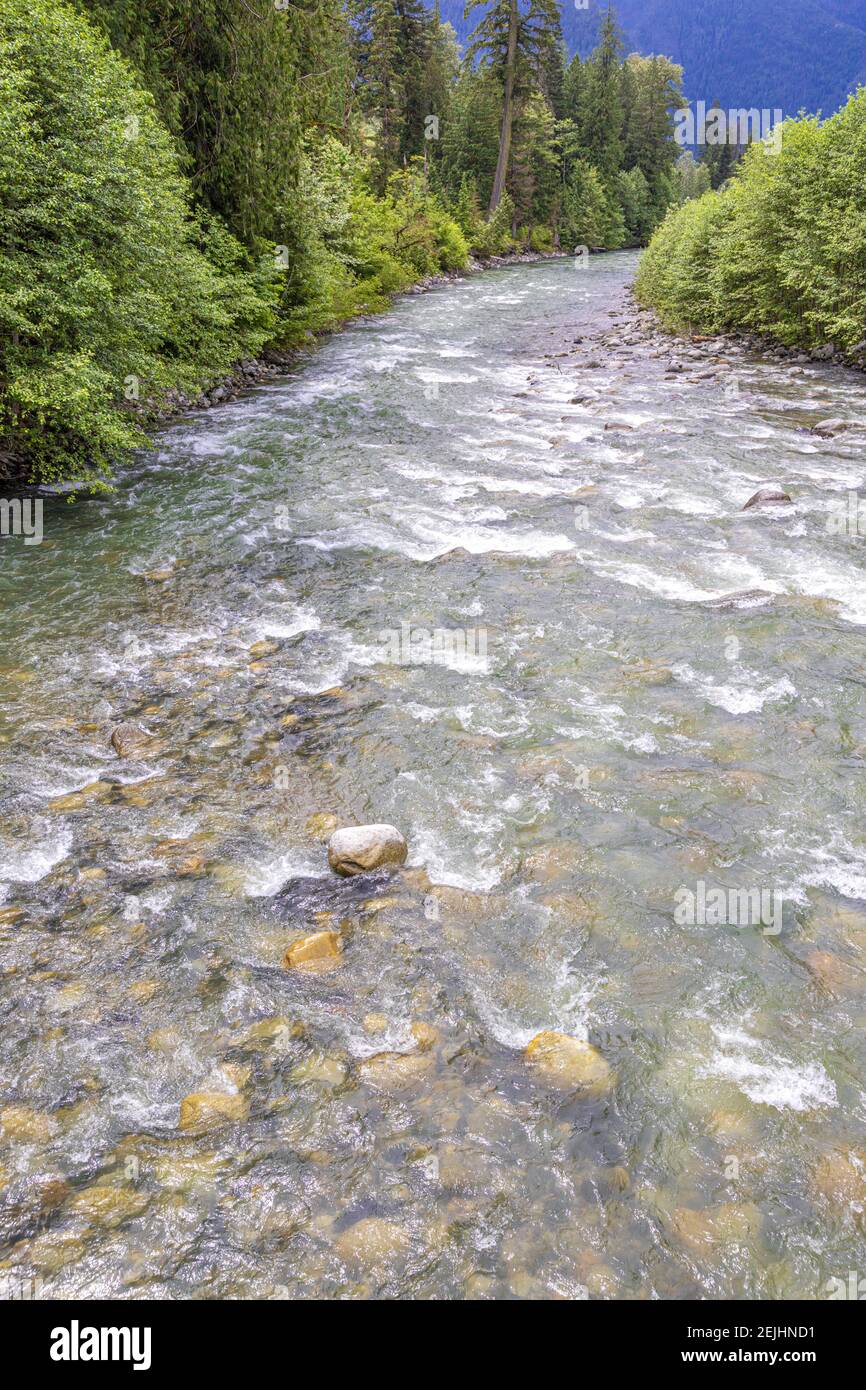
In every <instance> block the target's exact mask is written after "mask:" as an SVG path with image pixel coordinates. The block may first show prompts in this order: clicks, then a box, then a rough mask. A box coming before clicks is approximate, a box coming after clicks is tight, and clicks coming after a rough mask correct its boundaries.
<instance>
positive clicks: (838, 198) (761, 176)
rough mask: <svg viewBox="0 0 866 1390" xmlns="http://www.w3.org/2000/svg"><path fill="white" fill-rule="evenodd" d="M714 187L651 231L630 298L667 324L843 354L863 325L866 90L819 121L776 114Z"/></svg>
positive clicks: (858, 338)
mask: <svg viewBox="0 0 866 1390" xmlns="http://www.w3.org/2000/svg"><path fill="white" fill-rule="evenodd" d="M780 140H781V144H780V148H779V149H778V150H775V149H774V148H773V147H772V146H770V145H766V144H763V143H755V144H753V145H752V146H750V148H749V149H748V150H747V151H746V152H745V154H744V156H743V158H742V159H741V160H740V161H739V163H738V164H737V167H736V172H735V174H734V176H733V177H732V178H731V179H729V180H728V182H727V183H726V184H725V185H724V187H723V188H722V189H720V190H719V191H718V192H715V193H707V194H705V195H704V196H703V197H701V198H698V199H695V200H694V201H691V202H688V203H686V204H685V205H684V206H682V207H681V208H679V209H678V210H677V211H675V212H673V213H671V214H669V216H668V218H667V219H666V220H665V222H664V223H663V224H662V226H661V227H660V228H659V230H658V231H657V232H656V234H655V236H654V237H653V240H652V242H651V243H650V246H649V248H648V250H647V251H646V252H645V253H644V256H643V259H642V261H641V266H640V270H639V272H638V278H637V284H636V289H637V293H638V296H639V297H640V298H641V299H642V300H643V301H644V302H645V303H648V304H652V305H654V306H655V307H656V308H657V309H658V310H659V312H660V313H661V314H662V316H663V317H664V318H665V319H666V320H667V321H668V322H669V323H670V324H671V325H672V326H675V327H678V326H681V325H683V324H686V323H691V324H693V325H694V326H696V327H701V328H707V329H718V328H730V329H735V330H736V329H739V330H749V331H755V332H759V333H763V334H767V335H768V336H772V337H774V338H778V339H779V340H780V341H782V342H784V343H789V344H794V343H799V344H802V345H804V346H814V345H816V344H819V343H824V342H828V341H830V342H833V343H835V344H836V346H837V347H840V348H842V349H846V350H847V349H851V348H853V347H855V346H856V345H858V344H859V343H860V342H861V341H862V340H863V337H864V328H866V89H863V88H861V89H860V91H858V92H857V93H856V94H855V95H854V96H852V97H851V98H850V99H849V100H848V102H847V104H846V105H845V106H844V107H843V108H842V109H841V111H838V112H837V113H836V115H835V116H832V117H831V118H830V119H829V120H827V121H825V122H823V123H822V122H820V121H818V120H817V119H816V118H814V117H802V118H801V119H799V120H796V121H786V122H785V124H784V125H783V126H782V128H781V132H780Z"/></svg>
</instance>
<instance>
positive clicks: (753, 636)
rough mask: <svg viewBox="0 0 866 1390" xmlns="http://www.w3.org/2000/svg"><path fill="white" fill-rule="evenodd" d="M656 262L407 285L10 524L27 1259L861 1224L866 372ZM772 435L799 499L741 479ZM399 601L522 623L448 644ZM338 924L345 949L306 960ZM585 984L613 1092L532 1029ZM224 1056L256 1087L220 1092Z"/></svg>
mask: <svg viewBox="0 0 866 1390" xmlns="http://www.w3.org/2000/svg"><path fill="white" fill-rule="evenodd" d="M634 264H635V260H634V257H633V256H631V255H628V254H622V255H616V256H609V257H605V258H599V259H598V260H597V261H593V263H592V264H591V266H590V268H589V270H588V271H585V272H578V271H575V270H574V269H573V267H572V266H571V264H570V263H569V262H557V263H546V264H540V265H532V266H519V267H513V268H510V269H507V270H503V271H496V272H489V273H486V274H484V275H481V276H478V277H477V278H474V279H471V280H469V281H466V282H464V283H460V284H455V285H451V286H448V287H446V288H443V289H439V290H436V291H434V292H432V293H429V294H426V295H423V296H418V297H410V298H407V299H405V300H403V301H401V302H400V303H399V304H398V305H397V306H396V308H395V309H394V310H393V312H392V313H390V314H389V315H387V316H385V317H382V318H380V319H377V320H375V321H373V322H370V323H366V324H359V325H356V326H354V327H352V328H350V329H349V330H347V331H346V332H345V333H343V334H341V335H340V336H338V337H336V338H334V339H332V340H331V341H330V342H328V343H327V344H325V345H324V346H323V347H322V348H321V349H320V350H319V352H318V353H317V354H316V355H315V357H314V358H312V359H311V360H310V362H309V363H308V364H306V365H305V366H304V367H302V368H301V369H300V370H299V371H298V372H297V373H296V375H295V376H293V377H292V378H291V379H289V380H287V381H286V382H284V383H280V384H278V385H275V386H272V387H268V388H266V389H264V390H261V391H258V392H256V393H255V394H253V395H250V396H249V397H248V398H247V399H245V400H243V401H241V402H238V403H235V404H232V405H230V406H227V407H224V408H221V409H220V410H218V411H212V412H209V413H207V414H203V415H200V416H196V417H190V418H189V419H188V420H186V421H184V422H183V423H182V424H181V425H178V426H177V427H175V428H173V429H171V430H168V431H166V432H165V433H164V434H163V435H162V436H161V438H160V440H159V444H158V447H157V448H156V449H155V450H154V451H153V452H152V453H151V454H149V455H148V456H146V457H144V458H143V459H141V460H140V462H139V464H138V465H137V466H136V467H135V468H134V469H132V470H131V471H130V472H128V473H127V474H126V475H125V476H124V477H123V478H122V479H120V480H119V482H118V487H117V491H116V492H115V493H114V495H113V496H111V497H110V498H108V499H99V500H88V501H85V502H82V503H81V504H79V505H77V506H75V507H74V508H70V507H68V506H67V505H66V504H65V503H62V502H51V503H46V508H45V536H46V540H45V543H44V544H43V545H42V546H40V547H28V548H25V547H24V546H23V543H22V542H21V541H18V540H15V539H7V540H6V541H4V543H3V552H2V572H0V597H2V600H3V602H2V609H0V646H2V660H0V667H2V669H0V751H2V788H0V807H2V819H0V933H2V994H0V1000H2V1010H3V1026H2V1031H0V1085H2V1091H0V1102H2V1107H0V1108H3V1109H4V1115H5V1119H4V1120H3V1122H2V1123H3V1129H2V1132H0V1183H2V1191H0V1239H2V1241H3V1245H2V1247H0V1250H2V1260H3V1267H4V1275H5V1277H7V1278H19V1277H21V1278H31V1277H38V1278H41V1279H42V1280H43V1281H44V1282H45V1283H46V1284H47V1285H49V1286H50V1289H51V1292H52V1293H53V1294H55V1295H56V1296H63V1295H74V1294H83V1295H85V1296H99V1295H106V1294H107V1295H114V1296H135V1297H189V1296H196V1297H230V1296H239V1297H297V1296H307V1297H309V1296H325V1297H362V1296H386V1297H388V1296H390V1297H395V1296H396V1297H418V1298H422V1297H423V1298H428V1297H437V1298H451V1297H464V1296H468V1297H494V1298H511V1297H520V1298H525V1297H538V1298H550V1297H617V1298H653V1297H661V1298H679V1297H710V1298H733V1297H750V1298H751V1297H766V1298H790V1297H797V1296H805V1297H822V1296H824V1295H825V1289H826V1284H827V1280H828V1279H830V1278H833V1277H840V1278H843V1279H844V1278H847V1274H848V1271H849V1270H852V1269H853V1270H857V1269H861V1270H862V1268H863V1265H864V1260H866V1251H864V1242H866V1225H864V1212H863V1208H864V1201H866V1186H864V1169H863V1154H864V1147H866V1146H864V1140H863V1128H864V1119H866V1100H864V1060H866V1043H864V1022H866V971H864V961H866V955H864V952H866V901H864V899H866V868H864V858H863V842H864V832H863V801H864V792H863V772H864V766H866V762H864V759H866V702H864V675H863V645H864V640H863V639H864V623H866V575H864V559H863V557H864V550H863V547H864V545H866V541H864V540H863V539H861V538H857V537H856V536H853V537H852V536H850V535H832V534H830V533H829V532H828V529H827V516H828V513H829V510H830V509H831V508H832V507H833V506H834V505H835V504H838V502H839V501H840V499H845V498H846V497H847V493H848V490H849V489H853V488H857V487H858V486H860V484H861V482H862V474H863V460H862V452H861V449H860V447H859V446H858V444H857V440H856V436H849V437H848V438H847V439H846V437H845V436H840V437H838V438H836V439H835V440H829V441H827V440H821V439H819V438H817V437H816V436H814V435H810V434H809V433H808V432H807V431H808V427H809V426H810V425H812V424H814V423H815V422H816V421H817V420H820V419H824V418H826V417H828V416H836V415H840V416H843V417H845V418H859V417H861V415H862V414H863V413H864V412H863V401H864V385H863V378H862V377H860V376H855V375H853V374H849V373H846V372H843V371H840V370H837V369H832V368H818V367H811V366H808V367H800V368H797V367H792V366H790V365H789V364H787V363H783V364H780V363H778V362H771V361H765V360H760V359H756V358H748V357H743V356H741V355H740V354H739V353H735V352H733V351H732V350H730V349H729V348H727V347H726V346H725V345H723V344H722V345H704V346H703V347H702V348H701V349H697V348H695V349H690V348H688V347H685V348H684V347H683V346H682V345H677V344H674V343H670V342H667V341H666V340H650V339H641V338H639V337H638V335H637V333H636V332H635V331H634V329H633V328H632V327H630V326H629V324H628V322H627V320H625V319H622V318H616V317H614V315H616V314H618V313H620V311H621V309H622V307H623V289H624V286H625V285H626V284H627V282H628V280H629V279H630V277H631V274H632V273H633V270H634ZM575 339H582V340H583V341H580V342H575ZM629 339H632V341H631V342H629V341H628V340H629ZM691 354H694V355H691ZM672 361H673V362H674V363H675V364H677V365H679V367H680V368H681V370H679V371H672V370H670V364H671V362H672ZM592 364H596V365H592ZM734 380H735V383H736V385H735V387H734V386H733V385H732V381H734ZM766 483H776V484H781V485H783V486H784V487H785V488H786V489H787V490H788V491H789V492H790V493H791V495H792V497H793V499H794V505H793V506H791V507H787V508H784V509H783V508H777V509H773V510H772V511H770V510H762V511H756V512H751V513H746V514H742V513H741V511H740V508H741V507H742V506H743V504H744V502H745V501H746V500H747V499H748V498H749V497H750V496H751V494H752V493H753V492H754V491H755V490H756V489H757V488H758V487H759V486H760V485H762V484H766ZM149 575H150V576H154V575H158V576H160V577H150V578H148V577H147V576H149ZM744 593H745V596H743V595H744ZM405 624H408V625H410V628H411V629H414V630H417V629H423V630H425V631H428V632H430V631H433V630H436V629H442V630H446V631H449V632H455V631H457V632H463V633H469V634H470V636H469V642H470V648H473V644H474V643H475V641H476V638H477V635H479V634H483V641H484V642H485V643H486V651H481V652H478V651H475V650H474V649H473V650H470V653H469V654H468V655H467V654H465V653H461V652H459V651H458V652H451V653H450V654H448V659H447V661H441V660H440V661H435V662H431V661H429V660H423V659H422V660H420V661H415V660H410V661H406V660H405V647H401V646H400V645H399V644H400V642H401V641H405V631H406V629H405V628H404V626H403V625H405ZM401 633H403V634H404V636H403V637H402V638H401V635H400V634H401ZM260 642H266V643H268V644H269V645H268V646H267V647H265V648H264V649H262V648H259V647H258V646H255V644H257V643H260ZM270 644H273V646H271V645H270ZM251 647H254V650H253V651H252V652H251V651H250V648H251ZM416 655H418V652H417V649H416ZM420 655H421V656H422V657H424V655H425V650H424V645H423V640H422V645H421V652H420ZM426 655H428V656H429V652H427V653H426ZM125 720H133V721H135V722H139V723H141V724H142V725H143V726H144V727H145V728H146V729H147V730H148V731H149V732H150V733H151V734H152V735H153V742H152V743H151V744H150V745H149V746H148V747H147V749H146V750H144V751H143V752H142V754H141V756H140V758H138V759H123V760H121V759H119V758H117V756H116V755H115V753H114V752H113V750H112V749H111V748H110V746H109V737H110V734H111V731H112V729H113V728H114V727H115V726H116V725H117V724H118V723H120V722H122V721H125ZM319 813H326V814H330V815H333V816H336V817H337V819H338V820H339V821H340V822H341V823H353V822H361V823H363V822H367V821H379V820H382V821H391V822H393V823H394V824H396V825H398V826H399V827H400V828H401V829H402V830H403V831H404V833H405V834H406V836H407V838H408V840H409V844H410V860H409V869H408V870H407V871H405V872H403V873H400V874H397V875H395V876H394V877H393V878H390V879H386V878H381V879H380V878H373V879H367V880H364V881H356V882H354V883H347V882H344V881H340V880H337V879H336V878H335V877H334V876H333V875H331V874H330V873H329V872H328V869H327V863H326V858H325V851H324V847H323V845H322V843H321V841H320V840H319V839H317V838H316V834H315V833H314V831H312V830H311V829H308V828H307V827H308V823H309V820H310V817H311V816H312V815H314V814H319ZM701 883H703V884H704V885H705V886H708V887H712V886H720V887H722V888H724V889H725V890H727V889H743V888H754V889H761V890H764V891H765V892H766V893H772V894H773V895H774V896H773V903H774V904H777V905H778V906H779V911H780V914H781V915H780V918H779V926H780V930H778V931H776V930H773V931H766V930H764V929H763V928H762V926H761V925H760V924H757V925H747V926H736V925H724V924H722V925H704V924H702V923H700V922H698V923H697V924H695V925H691V924H689V923H685V924H683V923H682V922H681V921H678V920H677V917H676V911H675V909H676V903H677V897H676V894H677V892H678V890H680V889H687V890H689V891H693V892H696V893H697V892H698V891H699V884H701ZM321 926H331V927H337V926H340V928H341V929H342V931H343V933H344V939H345V951H344V956H343V960H342V964H341V965H340V966H339V968H338V969H336V970H334V971H332V972H330V973H327V974H322V975H302V974H300V973H298V972H289V971H286V970H285V969H284V968H283V967H282V965H281V960H282V955H283V952H284V951H285V948H286V946H287V945H288V943H289V942H290V941H291V940H292V939H293V938H294V937H296V936H298V935H300V934H301V933H303V932H304V931H310V930H314V929H316V928H318V927H321ZM418 1022H422V1023H426V1024H427V1025H429V1026H430V1027H432V1028H434V1029H435V1030H436V1041H435V1044H434V1045H433V1047H432V1048H430V1049H429V1050H428V1051H426V1052H420V1051H419V1050H418V1048H417V1046H416V1044H415V1040H414V1038H413V1035H412V1032H411V1026H412V1024H413V1023H416V1024H417V1023H418ZM546 1028H553V1029H559V1030H562V1031H565V1032H569V1033H573V1034H576V1035H578V1036H583V1037H588V1038H589V1039H590V1040H591V1041H592V1042H593V1043H594V1044H595V1045H597V1046H598V1047H599V1048H600V1050H601V1051H602V1052H603V1054H604V1056H605V1057H606V1058H607V1060H608V1061H609V1063H610V1065H611V1067H612V1068H613V1069H614V1071H615V1076H616V1080H615V1085H614V1086H613V1088H612V1090H611V1091H610V1093H609V1094H607V1095H605V1096H603V1097H601V1098H596V1099H594V1100H576V1099H574V1098H570V1097H568V1096H567V1095H566V1096H564V1095H563V1094H561V1093H558V1092H555V1091H551V1090H550V1089H549V1088H547V1087H545V1085H544V1084H543V1083H542V1082H541V1081H540V1079H539V1078H538V1076H537V1075H533V1074H531V1073H530V1072H529V1070H528V1069H527V1066H526V1064H525V1062H524V1059H523V1056H522V1048H523V1047H524V1046H525V1044H526V1043H527V1042H528V1041H529V1039H530V1038H531V1037H532V1036H533V1035H534V1034H535V1033H536V1032H538V1031H539V1030H541V1029H546ZM381 1052H397V1053H405V1054H407V1055H409V1056H411V1057H413V1058H414V1059H415V1060H414V1061H413V1062H412V1063H411V1064H410V1065H409V1067H408V1068H407V1069H405V1070H404V1073H401V1074H400V1076H399V1079H398V1080H395V1078H394V1076H393V1075H388V1074H384V1075H383V1073H382V1071H381V1069H380V1070H379V1072H378V1073H377V1071H376V1068H375V1067H374V1068H372V1069H370V1068H365V1066H364V1063H365V1060H366V1059H367V1058H369V1057H371V1056H374V1055H376V1054H378V1053H381ZM398 1071H399V1066H398ZM214 1089H216V1090H219V1091H223V1092H225V1093H227V1094H233V1095H236V1096H237V1097H238V1101H237V1106H238V1112H237V1115H236V1117H235V1118H234V1119H232V1120H230V1121H229V1122H228V1123H226V1124H225V1125H224V1126H221V1127H219V1128H216V1129H214V1130H212V1131H210V1132H208V1133H206V1134H203V1135H190V1134H187V1133H184V1132H182V1131H181V1130H180V1129H179V1128H178V1117H179V1106H180V1102H181V1101H182V1099H183V1097H184V1096H186V1095H188V1094H190V1093H193V1092H199V1091H202V1090H214ZM362 1221H364V1222H376V1223H378V1224H376V1225H370V1224H368V1225H366V1226H364V1227H359V1225H358V1223H359V1222H362Z"/></svg>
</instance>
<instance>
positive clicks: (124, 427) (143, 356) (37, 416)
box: [0, 0, 276, 479]
mask: <svg viewBox="0 0 866 1390" xmlns="http://www.w3.org/2000/svg"><path fill="white" fill-rule="evenodd" d="M0 187H2V190H3V195H2V207H0V343H2V347H0V463H2V464H3V465H5V469H4V471H7V472H9V471H12V470H14V469H16V467H20V466H21V465H26V467H27V469H28V471H29V472H30V473H31V474H32V476H34V477H36V478H38V479H51V478H56V477H64V476H81V475H82V473H87V472H91V471H93V470H98V469H99V468H101V467H106V466H107V465H108V463H109V462H110V460H111V459H112V458H113V457H114V456H115V455H116V454H117V452H118V450H119V449H121V448H123V447H125V446H128V445H130V444H132V443H135V442H137V441H139V440H140V439H141V435H140V433H139V431H138V429H137V428H136V426H135V424H134V419H133V416H132V415H131V414H130V413H129V411H128V409H127V408H125V407H126V405H127V403H128V402H129V401H130V400H133V399H135V398H139V399H147V398H150V399H152V400H154V401H156V400H158V399H159V397H160V396H162V395H163V394H164V393H165V392H166V391H167V390H169V389H171V388H173V387H174V388H177V387H180V388H184V389H196V388H197V387H198V386H200V385H201V384H202V383H203V382H205V381H207V380H208V379H212V378H213V377H214V376H215V375H217V374H219V373H220V372H225V371H226V370H227V369H228V368H229V367H230V365H231V363H232V361H234V360H235V359H236V358H237V356H238V355H239V354H243V353H252V352H256V351H257V350H258V349H259V348H260V347H261V345H262V343H263V342H265V341H266V340H267V338H268V337H269V336H270V334H271V332H272V328H273V309H272V305H273V302H274V300H275V297H276V288H275V286H274V284H273V281H274V277H273V275H272V274H271V273H268V272H265V271H262V270H258V271H256V270H249V269H247V268H246V267H245V265H244V261H245V257H244V252H243V249H242V247H241V246H240V245H239V244H238V243H237V242H236V241H235V239H234V238H233V237H232V236H231V235H230V234H229V232H228V231H227V230H226V229H225V228H224V227H222V226H220V225H219V224H218V223H216V222H214V221H213V219H211V218H210V217H209V216H208V215H207V214H206V213H205V212H204V211H200V212H197V213H196V214H195V215H193V214H192V213H191V211H190V205H189V197H188V190H187V187H186V185H185V182H184V180H183V179H182V177H181V176H180V173H179V171H178V167H177V157H176V154H175V150H174V147H173V144H172V141H171V140H170V138H169V136H168V135H167V134H166V132H165V130H164V129H163V127H162V126H161V125H160V123H159V121H158V120H157V118H156V116H155V114H154V110H153V101H152V99H151V98H150V96H149V95H148V94H147V93H146V92H144V91H143V90H142V89H141V88H140V87H139V86H138V85H137V84H136V82H135V80H134V78H133V76H132V74H131V72H130V70H129V69H128V67H127V66H126V64H125V63H124V62H123V61H122V60H121V59H120V58H118V56H117V55H116V54H114V53H112V52H111V51H110V50H109V48H108V45H107V43H105V42H104V40H102V39H101V38H100V37H99V36H98V35H97V34H96V33H95V32H94V31H93V30H92V29H91V28H90V26H88V25H87V24H85V23H84V22H83V21H82V20H81V19H80V17H79V16H77V15H76V14H74V13H73V12H72V11H71V10H69V9H67V8H66V7H64V6H61V5H58V4H56V3H53V0H3V4H2V8H0Z"/></svg>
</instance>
